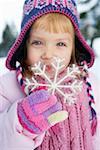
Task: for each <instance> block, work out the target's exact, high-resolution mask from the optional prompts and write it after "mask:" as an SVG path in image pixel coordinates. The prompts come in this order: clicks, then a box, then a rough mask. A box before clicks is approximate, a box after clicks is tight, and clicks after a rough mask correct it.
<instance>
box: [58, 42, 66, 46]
mask: <svg viewBox="0 0 100 150" xmlns="http://www.w3.org/2000/svg"><path fill="white" fill-rule="evenodd" d="M59 44H62V45H59ZM57 46H66V44H65V43H63V42H59V43H57Z"/></svg>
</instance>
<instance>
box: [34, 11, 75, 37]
mask: <svg viewBox="0 0 100 150" xmlns="http://www.w3.org/2000/svg"><path fill="white" fill-rule="evenodd" d="M33 28H34V29H43V30H45V31H47V32H50V33H67V32H69V33H71V34H72V35H74V27H73V25H72V23H71V21H70V20H69V19H68V18H67V17H66V16H65V15H63V14H59V13H50V14H46V15H43V16H42V17H40V18H38V19H37V20H36V21H35V23H34V24H33Z"/></svg>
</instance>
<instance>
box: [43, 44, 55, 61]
mask: <svg viewBox="0 0 100 150" xmlns="http://www.w3.org/2000/svg"><path fill="white" fill-rule="evenodd" d="M53 57H54V51H53V49H52V48H51V47H46V49H45V50H44V51H43V54H42V56H41V58H42V59H43V60H51V59H52V58H53Z"/></svg>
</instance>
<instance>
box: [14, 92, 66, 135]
mask: <svg viewBox="0 0 100 150" xmlns="http://www.w3.org/2000/svg"><path fill="white" fill-rule="evenodd" d="M17 113H18V118H19V122H20V123H21V125H22V126H23V128H25V129H26V130H28V131H30V132H31V133H33V134H41V133H43V132H44V131H47V130H48V129H49V128H50V127H51V126H53V125H55V124H56V123H58V122H61V121H63V120H65V119H66V118H67V117H68V113H67V111H62V105H61V103H60V102H58V101H57V98H56V96H54V95H50V94H49V93H48V92H47V91H46V90H39V91H36V92H34V93H31V94H30V95H29V96H27V97H25V98H24V99H23V100H22V101H21V102H19V103H18V107H17Z"/></svg>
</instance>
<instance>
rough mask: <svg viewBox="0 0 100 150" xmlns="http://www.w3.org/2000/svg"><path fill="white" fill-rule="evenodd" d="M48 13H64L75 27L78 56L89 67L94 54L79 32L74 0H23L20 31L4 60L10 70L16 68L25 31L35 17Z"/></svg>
mask: <svg viewBox="0 0 100 150" xmlns="http://www.w3.org/2000/svg"><path fill="white" fill-rule="evenodd" d="M48 13H60V14H64V15H65V16H67V17H68V18H69V19H70V20H71V22H72V24H73V26H74V29H75V47H76V49H77V50H78V51H79V56H78V57H79V58H80V60H81V61H86V62H87V65H88V67H91V66H92V65H93V62H94V57H95V56H94V52H93V50H92V48H90V46H89V45H88V44H87V43H86V41H85V39H84V38H83V36H82V34H81V32H80V29H79V18H78V13H77V7H76V3H75V0H25V3H24V7H23V19H22V23H21V32H20V34H19V36H18V38H17V39H16V41H15V43H14V44H13V46H12V47H11V49H10V51H9V53H8V56H7V60H6V66H7V68H8V69H10V70H15V69H16V67H15V65H14V63H16V57H15V56H16V55H17V53H18V52H19V49H20V47H21V44H22V43H23V42H24V37H25V36H26V33H27V31H28V30H29V29H30V27H31V26H32V24H33V23H34V21H35V20H36V19H37V18H39V17H41V16H42V15H44V14H48Z"/></svg>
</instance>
